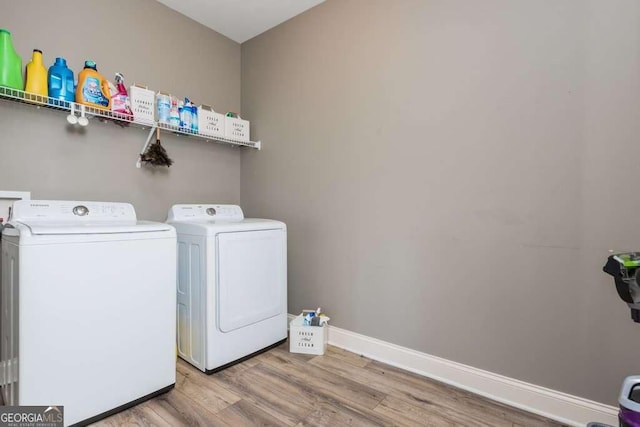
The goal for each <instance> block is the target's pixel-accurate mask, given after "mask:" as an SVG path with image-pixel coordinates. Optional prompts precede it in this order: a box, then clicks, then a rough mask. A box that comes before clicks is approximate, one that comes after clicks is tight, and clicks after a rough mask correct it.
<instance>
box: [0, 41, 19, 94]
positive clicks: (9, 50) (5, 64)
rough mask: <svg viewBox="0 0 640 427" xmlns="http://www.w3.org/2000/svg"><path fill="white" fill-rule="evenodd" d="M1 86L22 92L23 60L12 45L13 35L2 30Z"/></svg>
mask: <svg viewBox="0 0 640 427" xmlns="http://www.w3.org/2000/svg"><path fill="white" fill-rule="evenodd" d="M0 86H4V87H9V88H11V89H17V90H22V89H23V88H24V82H23V81H22V58H20V55H18V54H17V53H16V50H15V49H14V48H13V43H11V33H10V32H9V31H7V30H3V29H0Z"/></svg>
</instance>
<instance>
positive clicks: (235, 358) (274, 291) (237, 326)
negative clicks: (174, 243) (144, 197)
mask: <svg viewBox="0 0 640 427" xmlns="http://www.w3.org/2000/svg"><path fill="white" fill-rule="evenodd" d="M167 222H168V223H169V224H171V225H173V226H174V227H175V228H176V231H177V233H178V277H177V293H178V295H177V300H178V306H177V317H178V327H177V331H178V354H179V356H180V357H181V358H182V359H184V360H186V361H187V362H189V363H191V364H192V365H194V366H196V367H197V368H198V369H200V370H201V371H203V372H206V373H209V374H210V373H213V372H216V371H219V370H221V369H224V368H225V367H227V366H229V365H231V364H234V363H237V362H239V361H241V360H244V359H246V358H248V357H251V356H253V355H254V354H256V353H259V352H261V351H264V350H267V349H269V348H272V347H274V346H277V345H279V344H280V343H282V342H284V341H285V340H286V339H287V228H286V225H285V224H284V223H282V222H280V221H274V220H268V219H245V218H244V215H243V213H242V209H241V208H240V206H236V205H174V206H173V207H172V208H171V210H170V211H169V215H168V220H167Z"/></svg>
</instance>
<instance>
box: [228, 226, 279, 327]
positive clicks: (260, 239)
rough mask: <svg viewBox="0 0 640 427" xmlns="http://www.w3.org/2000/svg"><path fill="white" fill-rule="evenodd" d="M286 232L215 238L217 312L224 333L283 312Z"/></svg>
mask: <svg viewBox="0 0 640 427" xmlns="http://www.w3.org/2000/svg"><path fill="white" fill-rule="evenodd" d="M285 239H286V232H285V231H284V230H282V229H279V230H260V231H244V232H236V233H220V234H218V235H217V236H216V246H217V248H216V249H217V250H216V253H217V254H218V256H217V260H216V264H217V266H216V267H217V268H216V270H217V272H218V274H217V286H216V288H217V308H218V310H217V312H218V327H219V328H220V330H221V331H222V332H231V331H233V330H235V329H239V328H242V327H244V326H248V325H251V324H253V323H256V322H260V321H262V320H265V319H268V318H270V317H273V316H277V315H278V314H280V313H282V311H283V310H284V307H283V303H282V302H283V300H284V298H283V295H282V292H284V291H285V289H286V271H285V269H286V252H285V251H286V244H285V243H286V241H285Z"/></svg>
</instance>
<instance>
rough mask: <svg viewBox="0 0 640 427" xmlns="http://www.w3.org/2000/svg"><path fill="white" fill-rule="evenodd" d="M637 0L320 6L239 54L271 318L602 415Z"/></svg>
mask: <svg viewBox="0 0 640 427" xmlns="http://www.w3.org/2000/svg"><path fill="white" fill-rule="evenodd" d="M639 21H640V3H638V2H637V1H636V0H588V1H587V0H563V1H557V0H542V1H512V0H484V1H468V0H429V1H425V0H403V1H387V0H328V1H327V2H326V3H323V4H321V5H320V6H318V7H316V8H314V9H312V10H310V11H309V12H307V13H305V14H303V15H300V16H298V17H296V18H294V19H292V20H290V21H288V22H286V23H284V24H283V25H280V26H279V27H276V28H275V29H273V30H271V31H269V32H267V33H265V34H263V35H261V36H258V37H257V38H255V39H253V40H251V41H249V42H246V43H245V44H243V45H242V111H243V113H244V114H245V115H246V116H247V117H249V118H250V119H251V120H252V125H254V126H252V131H253V132H254V136H255V137H256V138H257V139H260V140H262V141H263V142H264V145H263V146H264V149H263V150H262V151H260V152H257V151H245V152H243V153H242V168H241V171H242V185H241V195H242V199H241V200H242V205H243V207H244V209H245V213H246V214H248V215H251V216H261V217H273V218H278V219H282V220H284V221H286V222H287V224H288V226H289V233H290V234H289V312H291V313H295V312H299V311H300V310H301V309H303V308H313V307H316V306H318V305H320V306H322V307H323V308H325V309H326V311H327V313H329V315H330V316H331V318H332V324H334V325H336V326H339V327H342V328H346V329H349V330H352V331H356V332H359V333H362V334H365V335H368V336H372V337H376V338H380V339H383V340H386V341H390V342H393V343H396V344H399V345H403V346H407V347H410V348H413V349H416V350H419V351H423V352H426V353H429V354H433V355H437V356H441V357H444V358H447V359H451V360H454V361H457V362H461V363H465V364H469V365H472V366H475V367H478V368H483V369H487V370H489V371H493V372H497V373H501V374H504V375H507V376H509V377H514V378H518V379H521V380H524V381H528V382H531V383H535V384H539V385H542V386H546V387H550V388H553V389H557V390H561V391H565V392H569V393H572V394H576V395H580V396H584V397H586V398H590V399H595V400H598V401H602V402H606V403H610V404H614V403H615V400H616V396H617V392H618V390H619V386H620V384H621V380H622V379H623V377H624V376H626V375H629V374H633V373H638V372H640V363H639V362H638V354H639V353H640V325H635V324H633V323H632V322H631V320H630V319H629V313H628V310H627V308H626V306H625V305H624V303H623V302H622V301H620V300H618V297H617V296H616V293H615V290H614V287H613V282H612V280H610V279H609V278H608V277H607V276H605V275H604V274H603V273H602V272H601V267H602V265H603V264H604V261H605V259H606V257H607V255H608V250H609V249H615V250H630V249H640V227H638V212H639V211H640V197H639V196H638V194H637V193H636V191H635V187H636V185H635V184H636V183H637V181H638V176H640V161H639V160H638V159H639V158H640V120H638V117H639V112H640V104H639V103H638V99H640V97H639V95H640V56H639V55H638V52H639V51H640V50H639V49H640V30H639V29H640V22H639Z"/></svg>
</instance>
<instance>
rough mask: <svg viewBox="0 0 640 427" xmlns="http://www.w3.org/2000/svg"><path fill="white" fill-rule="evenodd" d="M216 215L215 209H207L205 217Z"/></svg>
mask: <svg viewBox="0 0 640 427" xmlns="http://www.w3.org/2000/svg"><path fill="white" fill-rule="evenodd" d="M215 214H216V209H215V208H207V215H211V216H214V215H215Z"/></svg>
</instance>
